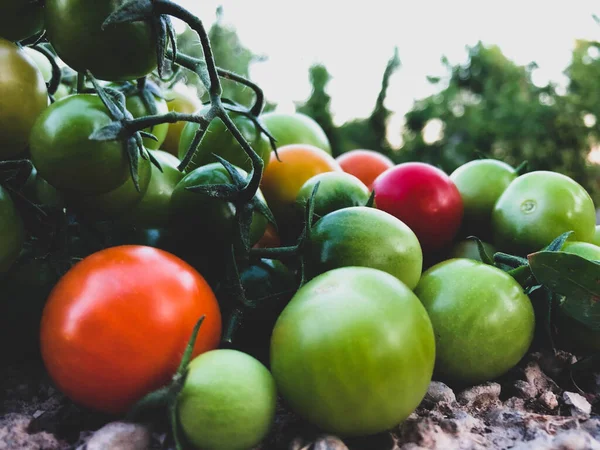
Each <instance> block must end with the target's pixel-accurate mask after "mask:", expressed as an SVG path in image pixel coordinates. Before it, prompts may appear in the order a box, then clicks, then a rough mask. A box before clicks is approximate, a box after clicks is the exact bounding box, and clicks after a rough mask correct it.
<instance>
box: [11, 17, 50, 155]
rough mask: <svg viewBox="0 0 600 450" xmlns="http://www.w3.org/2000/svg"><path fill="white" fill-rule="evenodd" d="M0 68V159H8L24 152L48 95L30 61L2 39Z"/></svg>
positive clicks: (44, 84)
mask: <svg viewBox="0 0 600 450" xmlns="http://www.w3.org/2000/svg"><path fill="white" fill-rule="evenodd" d="M3 14H5V13H3ZM0 67H2V76H0V159H12V158H18V157H19V156H20V155H22V154H23V153H24V152H25V150H26V148H27V144H28V142H29V133H30V132H31V129H32V127H33V124H34V123H35V121H36V119H37V118H38V116H39V115H40V114H41V112H42V111H43V110H44V109H46V107H47V106H48V91H47V90H46V83H44V77H43V76H42V74H41V72H40V71H39V70H38V68H37V67H36V65H35V63H34V62H33V60H32V59H31V58H30V57H29V56H27V54H26V53H25V52H24V51H23V50H21V49H19V47H17V46H16V45H15V44H13V43H12V42H10V41H7V40H5V39H2V38H0Z"/></svg>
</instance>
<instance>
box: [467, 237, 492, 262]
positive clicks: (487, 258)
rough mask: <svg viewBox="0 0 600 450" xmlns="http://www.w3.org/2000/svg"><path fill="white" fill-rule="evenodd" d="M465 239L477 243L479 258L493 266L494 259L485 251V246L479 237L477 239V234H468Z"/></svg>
mask: <svg viewBox="0 0 600 450" xmlns="http://www.w3.org/2000/svg"><path fill="white" fill-rule="evenodd" d="M467 239H469V240H471V241H475V243H476V244H477V250H478V251H479V257H480V258H481V261H482V262H484V263H485V264H488V265H490V266H493V265H494V260H493V259H492V257H491V256H490V255H488V254H487V252H486V251H485V247H484V246H483V242H482V241H481V239H479V238H478V237H477V236H468V237H467Z"/></svg>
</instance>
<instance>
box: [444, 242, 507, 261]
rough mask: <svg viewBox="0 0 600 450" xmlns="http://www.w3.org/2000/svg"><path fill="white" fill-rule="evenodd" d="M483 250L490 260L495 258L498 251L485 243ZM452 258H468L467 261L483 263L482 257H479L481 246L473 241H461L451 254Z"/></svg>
mask: <svg viewBox="0 0 600 450" xmlns="http://www.w3.org/2000/svg"><path fill="white" fill-rule="evenodd" d="M483 248H484V249H485V252H486V253H487V255H488V256H489V257H490V258H493V257H494V253H496V249H495V248H494V247H493V246H492V245H491V244H488V243H487V242H483ZM449 257H450V258H466V259H474V260H475V261H481V256H480V255H479V246H478V245H477V242H475V241H472V240H465V241H460V242H457V243H456V244H454V246H453V247H452V249H451V250H450V254H449Z"/></svg>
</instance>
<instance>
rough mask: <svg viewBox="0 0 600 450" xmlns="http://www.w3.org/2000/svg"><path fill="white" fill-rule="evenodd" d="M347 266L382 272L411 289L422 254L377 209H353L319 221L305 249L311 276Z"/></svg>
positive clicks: (405, 231) (406, 232)
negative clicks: (369, 268)
mask: <svg viewBox="0 0 600 450" xmlns="http://www.w3.org/2000/svg"><path fill="white" fill-rule="evenodd" d="M346 266H362V267H372V268H374V269H379V270H383V271H384V272H388V273H390V274H392V275H394V276H395V277H396V278H398V279H399V280H400V281H402V282H404V283H405V284H406V285H407V286H408V287H409V288H410V289H414V287H415V286H416V285H417V283H418V282H419V278H420V276H421V270H422V269H423V252H422V251H421V246H420V245H419V240H418V239H417V237H416V236H415V234H414V233H413V232H412V230H411V229H410V228H408V227H407V226H406V225H405V224H404V222H402V221H400V220H399V219H396V218H395V217H394V216H392V215H390V214H388V213H386V212H384V211H380V210H378V209H374V208H367V207H364V206H355V207H352V208H344V209H340V210H338V211H335V212H332V213H331V214H327V215H326V216H325V217H323V218H322V219H321V220H319V221H318V222H317V223H316V224H315V225H314V226H313V228H312V230H311V233H310V239H309V240H308V242H307V248H306V269H307V272H308V273H309V274H310V276H315V275H318V274H321V273H323V272H326V271H328V270H332V269H335V268H338V267H346Z"/></svg>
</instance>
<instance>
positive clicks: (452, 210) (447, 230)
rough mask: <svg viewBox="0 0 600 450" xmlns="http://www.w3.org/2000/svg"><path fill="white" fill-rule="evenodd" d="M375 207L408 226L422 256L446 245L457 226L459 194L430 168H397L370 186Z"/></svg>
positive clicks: (445, 177) (406, 165)
mask: <svg viewBox="0 0 600 450" xmlns="http://www.w3.org/2000/svg"><path fill="white" fill-rule="evenodd" d="M373 189H374V190H375V205H376V206H377V208H378V209H381V210H383V211H386V212H388V213H390V214H392V215H393V216H395V217H397V218H398V219H400V220H401V221H403V222H404V223H405V224H406V225H408V226H409V227H410V228H411V229H412V230H413V231H414V232H415V234H416V235H417V237H418V238H419V242H420V243H421V247H422V248H423V251H424V252H433V251H435V250H440V249H442V248H444V247H445V246H447V245H448V244H450V243H451V242H452V239H454V236H456V233H457V232H458V229H459V227H460V224H461V220H462V216H463V203H462V199H461V197H460V192H458V189H457V188H456V186H455V185H454V183H453V182H452V180H451V179H450V177H448V175H446V174H445V173H444V172H443V171H441V170H440V169H438V168H437V167H434V166H432V165H430V164H425V163H418V162H411V163H404V164H399V165H397V166H395V167H393V168H391V169H388V170H387V171H385V172H384V173H382V174H381V175H380V176H379V177H377V179H376V180H375V182H374V183H373Z"/></svg>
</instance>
